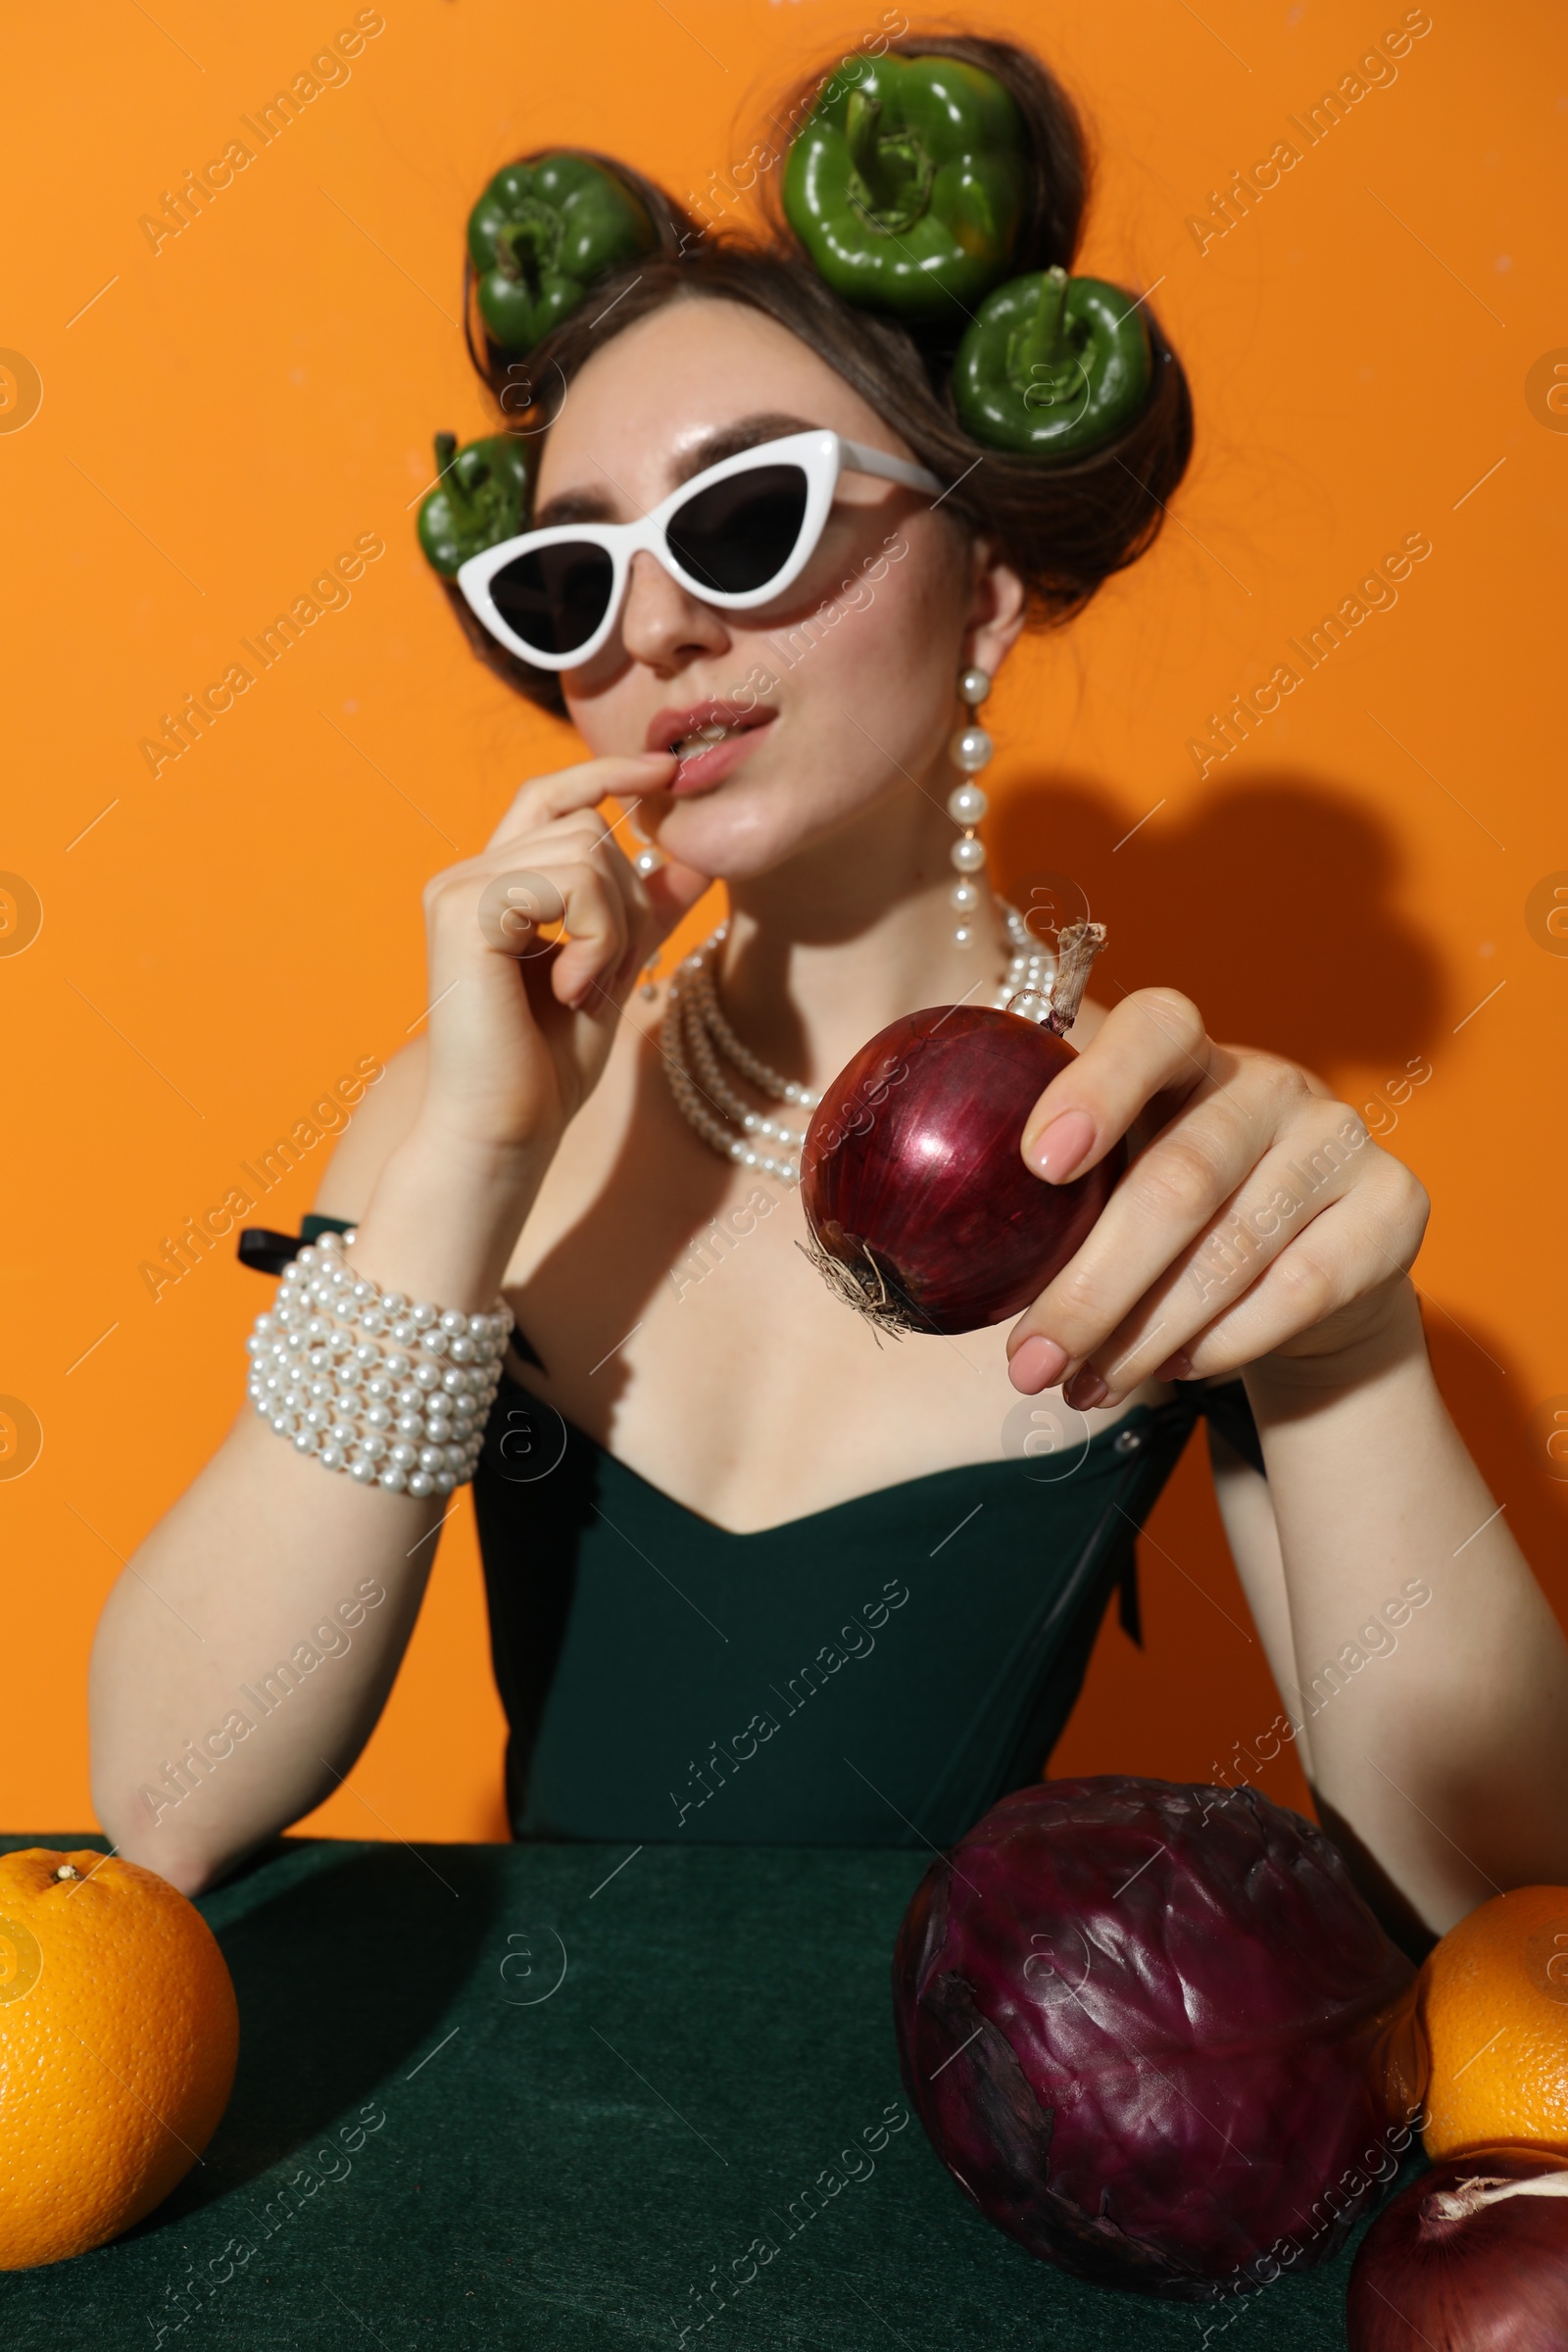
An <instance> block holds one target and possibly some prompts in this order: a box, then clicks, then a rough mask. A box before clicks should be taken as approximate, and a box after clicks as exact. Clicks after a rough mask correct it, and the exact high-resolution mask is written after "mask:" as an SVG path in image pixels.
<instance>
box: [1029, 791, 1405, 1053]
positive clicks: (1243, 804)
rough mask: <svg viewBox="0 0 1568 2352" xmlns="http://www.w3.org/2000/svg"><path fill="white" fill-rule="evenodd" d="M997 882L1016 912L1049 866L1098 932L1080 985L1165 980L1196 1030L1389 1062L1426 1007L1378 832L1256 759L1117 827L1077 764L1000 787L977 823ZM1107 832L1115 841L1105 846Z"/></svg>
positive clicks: (1127, 985)
mask: <svg viewBox="0 0 1568 2352" xmlns="http://www.w3.org/2000/svg"><path fill="white" fill-rule="evenodd" d="M989 833H990V838H991V845H992V859H993V864H994V867H995V870H996V873H997V878H998V883H999V887H1000V888H1001V889H1002V890H1003V892H1004V893H1005V896H1006V897H1008V898H1009V899H1011V900H1012V901H1013V903H1014V904H1015V905H1016V906H1018V907H1020V908H1021V909H1023V910H1025V911H1027V908H1028V906H1029V892H1030V889H1031V887H1033V885H1034V884H1035V882H1036V881H1037V880H1038V879H1039V877H1041V876H1042V875H1046V874H1064V875H1067V876H1069V877H1070V878H1071V879H1072V880H1073V881H1075V882H1076V883H1077V884H1078V885H1079V887H1080V888H1081V889H1082V890H1083V891H1084V892H1085V894H1086V895H1087V897H1088V899H1089V902H1090V911H1091V913H1092V914H1093V915H1094V916H1095V918H1096V919H1097V920H1098V921H1102V922H1103V923H1104V924H1105V925H1106V927H1107V929H1108V931H1109V934H1110V937H1109V942H1108V944H1107V946H1106V949H1105V953H1104V955H1103V957H1102V958H1101V961H1100V964H1099V966H1098V967H1097V970H1096V975H1095V994H1096V995H1097V996H1099V997H1100V998H1101V1000H1102V1002H1103V1003H1106V1004H1114V1003H1115V1001H1116V999H1117V997H1118V996H1119V995H1121V994H1122V993H1124V992H1125V991H1127V990H1130V989H1135V988H1149V987H1152V986H1153V985H1155V984H1156V983H1159V984H1163V985H1166V986H1169V987H1174V988H1179V989H1181V990H1182V991H1183V993H1184V994H1185V995H1187V996H1189V997H1191V998H1192V999H1193V1001H1194V1002H1195V1004H1197V1005H1200V1006H1201V1009H1202V1013H1203V1017H1204V1019H1205V1021H1206V1022H1207V1024H1208V1028H1209V1033H1210V1035H1211V1036H1215V1037H1223V1038H1233V1039H1235V1040H1237V1041H1238V1042H1239V1043H1243V1044H1247V1045H1256V1046H1266V1047H1267V1048H1269V1050H1270V1051H1271V1052H1273V1053H1277V1054H1289V1055H1290V1056H1291V1058H1292V1059H1293V1060H1296V1061H1302V1062H1305V1063H1306V1064H1307V1066H1308V1067H1309V1068H1314V1069H1319V1070H1322V1071H1323V1072H1324V1074H1325V1075H1330V1074H1332V1073H1333V1072H1334V1071H1335V1070H1337V1069H1343V1068H1344V1067H1345V1066H1346V1065H1347V1064H1348V1063H1354V1064H1357V1065H1365V1064H1368V1063H1383V1062H1387V1063H1388V1064H1389V1066H1390V1068H1391V1069H1400V1068H1402V1067H1403V1065H1404V1063H1405V1062H1406V1061H1407V1060H1408V1059H1409V1058H1410V1056H1411V1055H1413V1054H1419V1053H1421V1052H1423V1051H1424V1050H1425V1049H1426V1048H1427V1047H1428V1045H1429V1044H1430V1043H1431V1042H1432V1040H1433V1037H1434V1035H1435V1032H1436V1029H1437V1026H1438V1024H1439V1021H1440V1018H1441V1010H1442V984H1441V978H1440V974H1439V967H1438V961H1437V957H1436V956H1435V955H1434V953H1433V950H1432V948H1431V947H1430V945H1429V944H1428V942H1427V941H1426V940H1425V939H1424V938H1423V936H1422V935H1421V933H1420V932H1418V931H1416V930H1415V929H1413V928H1412V927H1411V925H1410V923H1409V922H1408V920H1407V919H1406V918H1405V916H1404V915H1403V914H1402V913H1401V912H1400V910H1399V909H1398V907H1397V906H1396V905H1395V904H1394V903H1393V901H1394V890H1395V886H1396V884H1397V881H1398V878H1399V873H1398V857H1397V845H1396V843H1395V840H1394V837H1393V836H1392V835H1391V834H1390V833H1389V832H1388V831H1386V830H1385V828H1384V827H1383V826H1382V825H1381V824H1379V822H1378V821H1377V819H1376V817H1375V815H1374V814H1373V813H1372V812H1371V811H1370V810H1368V809H1366V808H1365V807H1364V805H1362V804H1361V803H1359V802H1355V801H1352V800H1350V799H1348V797H1346V796H1344V795H1343V794H1341V793H1340V792H1338V791H1337V790H1336V789H1335V788H1334V787H1333V786H1331V785H1326V784H1322V783H1319V782H1317V781H1315V780H1314V779H1312V778H1310V777H1305V776H1299V775H1292V774H1289V773H1286V772H1283V771H1279V770H1276V771H1272V772H1271V771H1268V770H1264V771H1262V772H1261V773H1260V774H1259V775H1258V776H1257V777H1256V779H1255V780H1254V781H1252V782H1251V783H1250V784H1248V785H1247V786H1246V787H1238V788H1236V789H1235V790H1232V791H1220V792H1217V793H1215V794H1213V796H1212V797H1210V798H1207V799H1205V800H1204V801H1203V802H1202V804H1201V807H1199V808H1196V809H1193V810H1192V811H1191V813H1190V814H1188V815H1187V816H1185V817H1182V816H1179V815H1173V814H1171V813H1170V812H1168V810H1167V809H1161V810H1160V812H1159V814H1158V815H1157V816H1154V817H1152V819H1151V820H1150V821H1149V822H1148V823H1147V824H1146V825H1144V826H1143V827H1142V828H1141V829H1140V830H1139V831H1138V832H1136V833H1135V834H1134V835H1133V837H1132V839H1131V840H1127V839H1125V838H1124V837H1125V836H1126V833H1127V819H1126V816H1125V814H1124V812H1123V809H1122V808H1120V807H1116V806H1113V805H1112V803H1111V802H1110V801H1109V799H1108V797H1107V796H1106V795H1105V794H1104V793H1103V792H1102V791H1101V790H1100V789H1099V788H1098V787H1097V786H1096V785H1095V784H1093V783H1091V782H1090V781H1089V780H1087V779H1086V778H1083V777H1075V776H1065V777H1057V778H1054V779H1051V780H1048V779H1046V778H1044V777H1042V778H1040V779H1039V780H1038V781H1034V780H1030V781H1028V782H1026V783H1024V784H1023V785H1022V786H1014V787H1013V789H1012V790H1011V791H1009V792H1008V794H1007V797H1006V800H1005V803H1004V805H1003V806H1002V807H1001V808H999V809H998V810H997V813H996V816H995V818H994V819H993V820H992V822H991V825H990V827H989ZM1118 843H1119V844H1120V847H1119V848H1118V846H1117V845H1118Z"/></svg>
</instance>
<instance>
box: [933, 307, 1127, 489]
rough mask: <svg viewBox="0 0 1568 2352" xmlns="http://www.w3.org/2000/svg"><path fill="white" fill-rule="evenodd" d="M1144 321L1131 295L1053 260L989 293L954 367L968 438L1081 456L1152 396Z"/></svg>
mask: <svg viewBox="0 0 1568 2352" xmlns="http://www.w3.org/2000/svg"><path fill="white" fill-rule="evenodd" d="M1151 374H1152V355H1151V351H1150V343H1149V328H1148V326H1147V325H1146V324H1145V321H1144V315H1143V312H1142V311H1141V310H1139V309H1138V308H1137V307H1136V306H1135V304H1134V302H1133V299H1132V297H1131V295H1129V294H1126V293H1124V292H1123V290H1122V288H1121V287H1120V286H1112V285H1107V284H1106V283H1105V281H1104V279H1103V278H1099V277H1069V276H1068V275H1067V272H1066V270H1063V269H1061V268H1060V267H1059V266H1058V267H1056V268H1054V269H1052V270H1038V271H1036V272H1035V273H1033V274H1032V275H1030V276H1028V277H1015V278H1013V279H1011V280H1010V281H1009V283H1008V284H1006V285H1005V286H998V288H997V290H996V292H995V293H994V294H991V295H989V296H988V297H987V299H986V300H985V302H983V303H982V304H981V306H980V310H979V313H978V315H977V316H976V318H975V319H974V320H973V322H972V323H971V324H970V325H969V326H968V327H967V328H966V329H965V331H964V336H963V340H962V342H961V343H960V344H959V345H958V353H957V358H956V360H955V362H954V367H953V402H954V406H955V408H956V410H957V412H958V421H959V423H960V424H961V425H962V426H963V429H964V431H965V432H966V433H968V435H969V436H970V438H971V439H972V440H975V441H987V442H989V443H990V444H991V445H992V447H993V448H996V449H1011V450H1017V451H1020V452H1021V453H1023V454H1024V455H1025V456H1028V457H1036V458H1078V457H1082V456H1084V455H1085V454H1086V452H1088V451H1090V450H1093V449H1098V448H1099V447H1100V446H1101V444H1102V443H1103V442H1105V441H1109V440H1111V439H1113V438H1114V436H1115V435H1116V434H1117V433H1119V432H1120V431H1121V430H1122V428H1123V426H1124V425H1126V424H1129V423H1130V422H1131V421H1132V419H1133V417H1136V416H1137V414H1138V412H1139V410H1140V409H1141V408H1142V407H1143V404H1144V402H1145V400H1146V399H1147V398H1148V396H1149V385H1150V378H1151Z"/></svg>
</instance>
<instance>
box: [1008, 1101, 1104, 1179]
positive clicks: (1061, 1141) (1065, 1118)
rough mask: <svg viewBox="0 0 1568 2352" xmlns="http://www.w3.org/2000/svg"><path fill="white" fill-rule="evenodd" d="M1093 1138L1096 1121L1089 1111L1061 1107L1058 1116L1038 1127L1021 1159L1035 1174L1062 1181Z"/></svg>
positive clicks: (1079, 1159) (1082, 1155)
mask: <svg viewBox="0 0 1568 2352" xmlns="http://www.w3.org/2000/svg"><path fill="white" fill-rule="evenodd" d="M1094 1140H1095V1122H1094V1120H1093V1119H1092V1118H1091V1117H1090V1116H1089V1113H1088V1111H1087V1110H1064V1111H1063V1112H1062V1114H1061V1116H1060V1118H1059V1119H1053V1120H1052V1122H1051V1124H1050V1126H1049V1127H1043V1128H1042V1129H1041V1131H1040V1133H1039V1134H1038V1135H1037V1136H1036V1137H1035V1140H1034V1142H1033V1143H1032V1144H1031V1145H1030V1146H1029V1149H1028V1151H1027V1152H1025V1153H1024V1159H1025V1162H1026V1164H1027V1165H1028V1166H1029V1167H1031V1168H1033V1170H1034V1172H1035V1174H1036V1175H1037V1176H1044V1177H1045V1178H1046V1180H1047V1181H1048V1183H1051V1184H1061V1183H1063V1182H1064V1181H1065V1179H1066V1178H1067V1177H1069V1176H1070V1175H1071V1174H1072V1172H1073V1170H1074V1168H1076V1167H1077V1166H1078V1165H1079V1163H1080V1162H1081V1161H1082V1160H1083V1158H1084V1157H1085V1155H1086V1153H1087V1152H1088V1151H1089V1147H1090V1146H1091V1144H1092V1143H1093V1142H1094Z"/></svg>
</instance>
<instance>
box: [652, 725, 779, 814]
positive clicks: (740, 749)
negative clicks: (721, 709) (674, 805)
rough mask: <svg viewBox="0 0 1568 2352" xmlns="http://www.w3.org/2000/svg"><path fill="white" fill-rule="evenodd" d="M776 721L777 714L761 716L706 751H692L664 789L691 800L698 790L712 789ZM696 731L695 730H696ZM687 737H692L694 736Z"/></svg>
mask: <svg viewBox="0 0 1568 2352" xmlns="http://www.w3.org/2000/svg"><path fill="white" fill-rule="evenodd" d="M773 723H774V720H773V716H772V714H769V715H768V716H767V717H766V718H759V720H758V722H757V723H756V724H755V725H751V726H747V727H743V728H740V729H737V731H736V732H735V733H733V734H726V735H722V736H720V737H719V739H718V741H717V742H716V743H712V744H710V745H709V746H708V747H707V748H706V749H705V750H703V751H700V752H693V753H691V754H690V755H689V757H687V758H686V759H683V760H681V763H680V765H679V766H678V767H677V768H676V770H675V773H674V776H673V777H672V778H671V780H670V782H669V783H668V784H667V785H666V786H665V787H664V789H665V790H666V792H668V793H669V794H671V796H672V797H674V798H675V799H678V800H689V799H691V798H692V797H693V796H694V795H695V794H697V793H702V792H711V790H712V788H713V786H714V785H715V784H720V783H722V782H723V780H724V778H725V777H726V776H727V775H728V774H729V773H730V771H731V770H732V769H733V768H735V767H738V766H739V764H740V762H741V761H742V760H744V759H745V758H746V755H747V753H748V752H749V751H750V750H751V749H752V747H753V745H754V744H756V743H759V742H760V740H761V738H762V737H763V736H764V735H766V734H768V733H769V732H770V731H771V729H772V726H773ZM696 731H697V730H695V729H694V730H693V732H694V733H695V732H696ZM686 740H687V741H690V737H688V738H687V739H686Z"/></svg>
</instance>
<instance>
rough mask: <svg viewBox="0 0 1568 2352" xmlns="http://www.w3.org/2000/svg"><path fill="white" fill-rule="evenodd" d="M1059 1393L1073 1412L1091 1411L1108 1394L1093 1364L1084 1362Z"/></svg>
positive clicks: (1101, 1402)
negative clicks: (1080, 1369) (1079, 1370)
mask: <svg viewBox="0 0 1568 2352" xmlns="http://www.w3.org/2000/svg"><path fill="white" fill-rule="evenodd" d="M1061 1393H1062V1397H1063V1398H1064V1400H1065V1401H1066V1402H1067V1403H1068V1404H1070V1405H1071V1406H1072V1409H1073V1411H1074V1412H1075V1413H1092V1412H1093V1411H1094V1409H1095V1407H1096V1405H1097V1404H1103V1403H1104V1401H1105V1398H1106V1397H1108V1396H1109V1395H1110V1391H1109V1389H1108V1388H1107V1387H1106V1385H1105V1383H1104V1382H1103V1380H1102V1379H1101V1377H1100V1374H1099V1373H1098V1372H1097V1371H1096V1370H1095V1367H1094V1365H1093V1364H1085V1366H1084V1368H1083V1370H1082V1371H1081V1372H1078V1373H1075V1374H1074V1375H1073V1378H1072V1379H1071V1380H1070V1381H1069V1382H1068V1384H1067V1386H1066V1388H1064V1389H1063V1390H1062V1392H1061Z"/></svg>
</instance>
